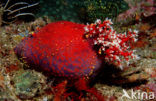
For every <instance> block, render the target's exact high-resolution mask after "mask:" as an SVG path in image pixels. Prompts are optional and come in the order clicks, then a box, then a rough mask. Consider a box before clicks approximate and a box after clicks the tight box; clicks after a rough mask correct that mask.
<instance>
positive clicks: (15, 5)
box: [0, 0, 39, 24]
mask: <svg viewBox="0 0 156 101" xmlns="http://www.w3.org/2000/svg"><path fill="white" fill-rule="evenodd" d="M0 3H1V6H0V8H1V9H0V10H1V11H0V17H1V21H2V22H1V23H4V24H9V23H11V22H14V21H15V20H16V19H17V18H19V17H21V16H29V17H30V18H31V17H34V14H33V13H32V11H30V10H29V9H30V8H33V7H36V6H37V5H38V4H39V3H38V2H37V3H33V4H29V3H28V1H27V2H25V1H22V0H21V1H19V0H18V1H15V0H14V1H13V0H1V1H0ZM30 18H29V19H30Z"/></svg>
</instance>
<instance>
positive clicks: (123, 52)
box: [84, 18, 138, 68]
mask: <svg viewBox="0 0 156 101" xmlns="http://www.w3.org/2000/svg"><path fill="white" fill-rule="evenodd" d="M112 24H113V23H112V21H111V19H107V18H106V20H105V21H103V22H102V21H101V20H100V19H97V20H96V22H95V23H94V24H91V25H87V26H86V27H85V28H84V29H85V34H86V38H92V39H93V41H94V44H95V45H98V46H99V47H100V48H99V50H98V53H99V54H102V55H103V56H104V59H105V60H106V61H108V62H110V63H114V62H117V63H116V64H117V65H118V66H120V68H122V62H123V61H126V62H127V64H129V58H130V57H131V58H138V57H137V55H134V51H131V50H130V44H131V43H132V42H136V41H137V36H138V34H137V33H138V32H137V31H136V30H135V31H131V30H129V31H128V32H127V33H124V34H117V32H116V31H115V30H114V29H113V27H112V26H111V25H112Z"/></svg>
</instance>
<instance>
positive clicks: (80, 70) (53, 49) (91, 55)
mask: <svg viewBox="0 0 156 101" xmlns="http://www.w3.org/2000/svg"><path fill="white" fill-rule="evenodd" d="M83 35H84V25H83V24H76V23H73V22H68V21H59V22H53V23H50V24H48V25H47V26H45V27H43V28H42V29H41V30H40V31H39V32H37V33H36V34H34V35H33V36H32V37H28V38H25V39H24V40H23V41H22V42H21V43H20V44H19V45H18V46H17V47H16V48H15V53H16V54H17V56H19V57H23V60H24V61H26V62H27V63H28V64H29V65H30V66H31V68H36V69H41V70H43V71H44V72H48V73H51V74H52V75H55V76H62V77H71V76H72V77H73V78H74V77H76V78H77V77H78V78H79V77H82V76H86V75H88V74H89V73H90V72H91V70H92V69H91V68H92V67H94V70H96V69H98V68H99V67H100V64H101V62H100V60H98V58H97V54H96V52H95V51H94V50H93V48H92V47H91V45H90V43H89V42H88V40H86V39H84V38H83Z"/></svg>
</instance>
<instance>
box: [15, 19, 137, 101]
mask: <svg viewBox="0 0 156 101" xmlns="http://www.w3.org/2000/svg"><path fill="white" fill-rule="evenodd" d="M110 24H111V21H110V20H108V19H106V21H104V22H103V23H101V21H100V20H97V22H96V23H95V24H91V25H87V26H85V25H83V24H77V23H73V22H68V21H59V22H53V23H50V24H48V25H47V26H45V27H43V28H42V29H40V30H39V31H38V32H36V33H34V34H32V35H31V36H28V37H26V38H24V39H23V40H22V42H21V43H20V44H19V45H18V46H17V47H16V48H15V53H16V54H17V56H18V57H19V58H21V59H22V60H23V61H25V62H26V63H27V64H28V65H29V66H30V67H31V68H34V69H36V70H40V71H42V72H44V73H45V74H50V75H52V76H54V77H55V78H58V77H59V78H58V79H60V81H62V79H63V80H65V81H64V82H62V83H61V84H60V85H61V87H64V86H65V85H67V87H68V89H67V90H64V91H62V92H61V94H62V95H64V97H65V98H66V96H70V97H71V98H72V99H75V100H80V99H81V98H82V97H83V96H84V95H85V94H84V93H83V92H85V93H86V92H87V93H89V94H90V96H94V97H95V99H98V100H99V101H101V100H102V101H103V100H104V98H102V97H101V95H100V94H99V93H98V92H97V90H95V89H94V88H92V87H90V86H88V83H89V81H88V79H87V78H89V77H93V76H95V74H96V70H99V69H100V68H102V66H101V64H102V61H103V60H102V59H101V58H99V57H98V54H97V53H96V49H94V44H95V43H96V44H99V45H100V44H101V42H102V43H103V41H104V40H107V43H106V42H104V44H102V47H101V48H100V49H102V50H103V51H104V50H106V51H104V53H105V54H106V55H105V58H109V59H110V60H111V61H108V62H113V61H114V60H115V61H117V62H118V63H120V62H121V61H119V57H120V56H124V57H125V60H127V59H128V56H131V57H135V56H133V55H132V52H131V51H126V50H127V49H128V45H129V44H128V43H127V41H128V40H132V41H135V38H134V37H135V36H136V33H133V32H128V34H127V35H125V34H123V35H117V34H116V32H115V31H114V30H113V29H112V27H111V26H110ZM88 27H89V28H88ZM84 28H85V29H84ZM102 34H106V35H104V36H103V37H102V36H101V35H102ZM84 36H86V37H84ZM87 36H88V37H87ZM96 36H97V37H96ZM100 36H101V37H100ZM100 38H104V40H99V39H100ZM96 39H97V42H96ZM116 45H117V46H116ZM122 47H123V48H122ZM104 48H105V49H104ZM112 51H113V53H111V52H112ZM112 55H114V56H112ZM119 65H120V64H119ZM66 80H67V81H66ZM67 83H68V84H67ZM58 86H59V85H58ZM59 87H60V86H59ZM56 88H58V87H57V86H56ZM71 88H74V89H71ZM74 91H75V92H74ZM58 92H59V91H58ZM58 92H56V96H57V97H59V96H60V95H58ZM69 92H70V93H69ZM90 98H91V99H92V97H90ZM56 99H57V98H56ZM93 99H94V98H93Z"/></svg>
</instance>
